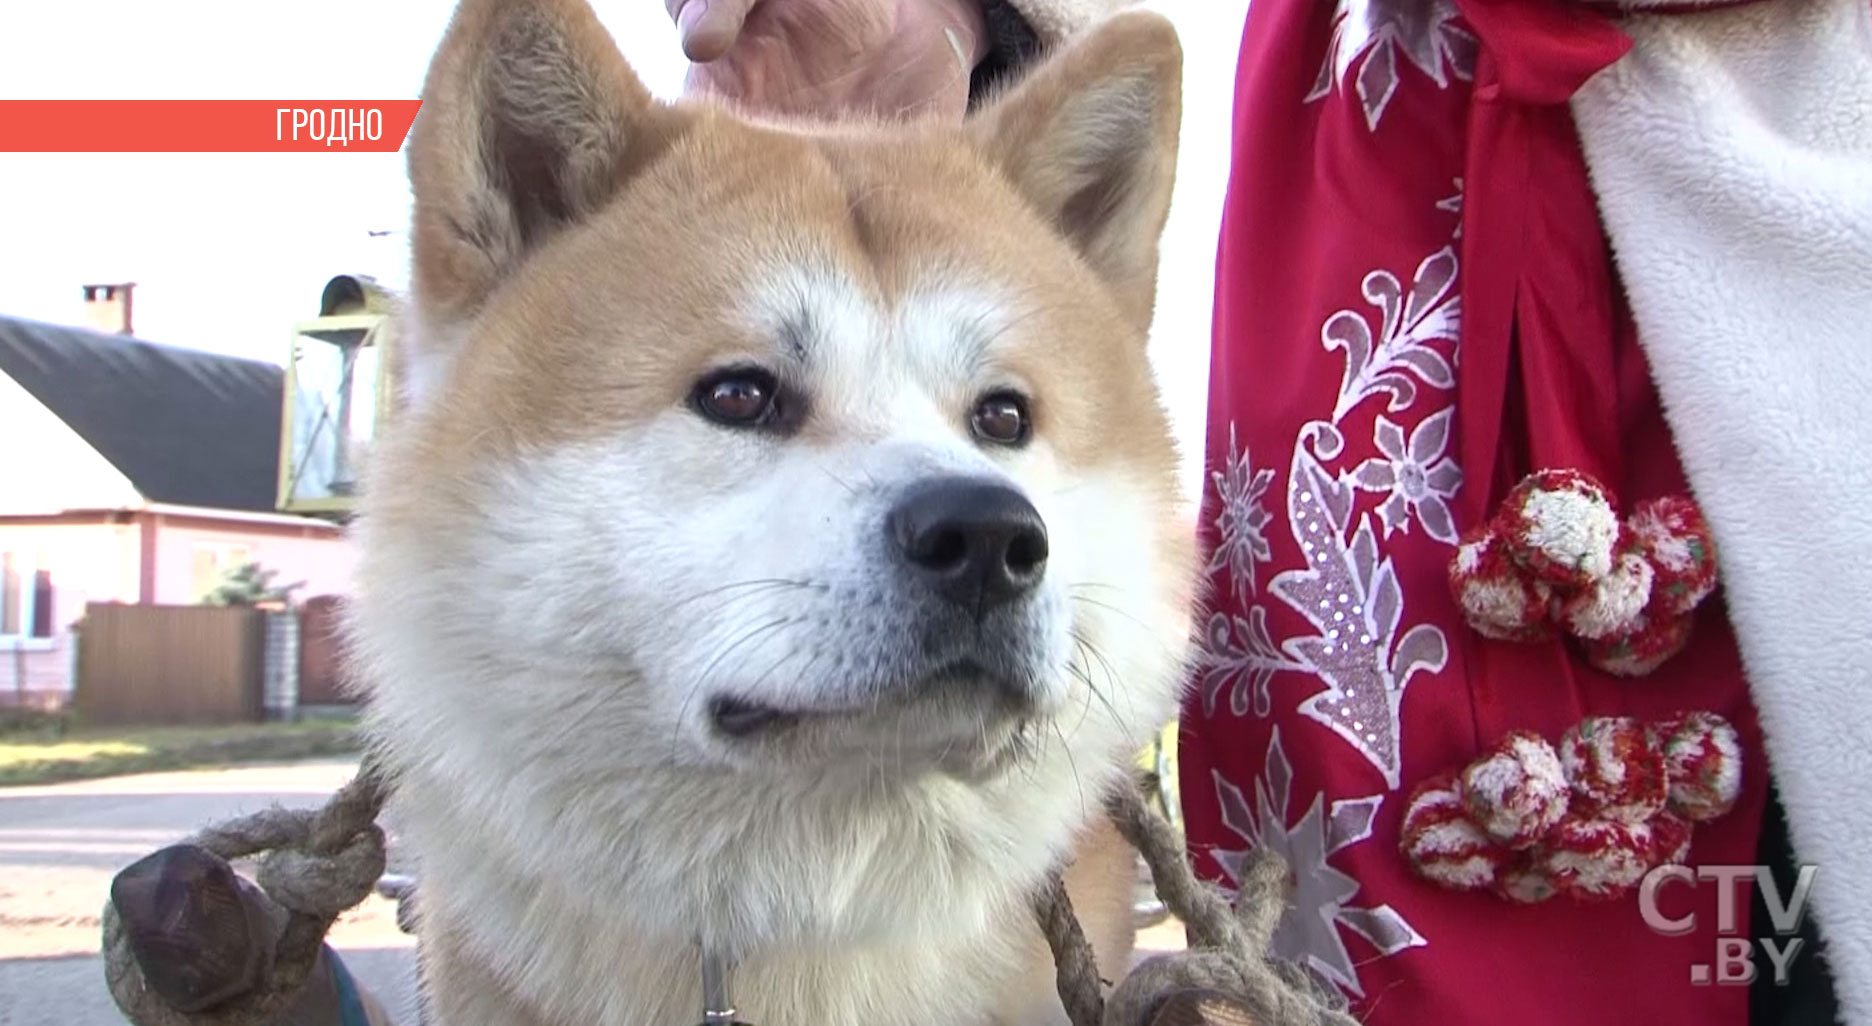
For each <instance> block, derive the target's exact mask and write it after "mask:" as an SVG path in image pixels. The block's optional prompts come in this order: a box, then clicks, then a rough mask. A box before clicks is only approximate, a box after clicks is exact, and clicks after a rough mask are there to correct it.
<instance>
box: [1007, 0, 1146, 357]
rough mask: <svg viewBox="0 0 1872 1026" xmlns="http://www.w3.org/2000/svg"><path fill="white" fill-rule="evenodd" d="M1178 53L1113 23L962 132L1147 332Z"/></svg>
mask: <svg viewBox="0 0 1872 1026" xmlns="http://www.w3.org/2000/svg"><path fill="white" fill-rule="evenodd" d="M1182 115H1183V48H1182V45H1181V44H1180V43H1179V42H1178V41H1177V36H1176V30H1175V28H1173V27H1172V26H1171V24H1170V22H1169V20H1168V19H1166V18H1164V17H1163V16H1162V15H1158V14H1154V13H1150V12H1144V11H1137V12H1127V13H1124V14H1120V15H1118V16H1116V17H1114V18H1111V19H1110V20H1108V21H1106V22H1105V23H1104V24H1103V25H1101V26H1099V27H1098V28H1097V29H1095V30H1093V31H1092V32H1091V33H1089V34H1088V35H1086V36H1084V37H1082V38H1080V39H1079V40H1078V41H1076V42H1074V43H1072V44H1070V45H1068V46H1067V47H1066V48H1065V49H1064V50H1062V51H1060V52H1059V53H1057V54H1056V55H1054V56H1053V57H1051V58H1048V59H1047V60H1046V61H1044V62H1043V63H1041V64H1040V66H1039V67H1038V68H1036V69H1035V70H1034V71H1033V72H1032V73H1031V74H1030V75H1028V76H1027V77H1026V78H1025V79H1024V80H1023V81H1021V82H1020V83H1019V84H1017V85H1016V86H1014V87H1013V89H1011V90H1010V91H1009V92H1007V93H1006V94H1004V95H1002V96H1001V97H999V98H998V99H996V100H994V101H992V102H991V103H989V104H988V105H987V106H986V107H985V108H983V109H982V111H981V112H980V113H979V114H977V115H976V116H975V117H974V118H973V119H972V122H971V124H970V131H972V132H973V133H974V134H975V138H976V141H977V142H978V143H979V144H980V145H981V146H982V148H983V150H984V151H985V152H986V153H987V154H988V155H989V157H990V159H991V160H993V161H994V162H995V163H996V164H997V165H998V166H999V167H1000V168H1001V170H1002V171H1003V172H1004V173H1005V174H1006V175H1007V176H1008V178H1009V180H1010V181H1012V182H1013V183H1014V186H1015V188H1016V189H1018V190H1019V191H1020V192H1021V194H1022V195H1023V196H1025V197H1026V199H1027V200H1028V202H1030V203H1031V204H1033V205H1034V207H1036V208H1037V209H1038V210H1039V211H1040V213H1041V215H1042V216H1044V217H1046V218H1047V219H1048V220H1050V221H1052V222H1053V224H1054V225H1055V226H1057V227H1058V229H1059V230H1060V232H1061V233H1062V234H1064V235H1065V236H1066V238H1067V239H1068V240H1070V241H1071V242H1072V243H1073V245H1074V246H1075V247H1076V248H1077V249H1078V250H1079V252H1080V254H1081V255H1082V256H1083V257H1084V258H1085V260H1086V262H1087V263H1088V264H1090V265H1091V267H1092V269H1093V270H1094V271H1095V272H1096V273H1097V274H1098V275H1099V276H1100V277H1101V278H1103V279H1104V280H1105V281H1106V283H1107V284H1109V285H1110V286H1111V288H1112V291H1113V292H1114V294H1116V296H1117V297H1118V300H1119V302H1120V303H1121V304H1122V305H1123V307H1124V309H1125V313H1126V314H1127V315H1128V316H1129V317H1131V319H1132V320H1133V321H1134V322H1135V323H1137V324H1138V325H1139V326H1140V327H1148V326H1149V324H1150V321H1151V315H1152V309H1153V307H1154V306H1155V304H1156V296H1157V263H1158V243H1159V240H1160V239H1161V237H1162V235H1163V228H1164V221H1165V219H1166V218H1167V217H1168V216H1169V213H1170V193H1171V188H1172V186H1173V185H1174V183H1175V180H1176V160H1177V135H1178V131H1179V129H1180V128H1181V121H1182Z"/></svg>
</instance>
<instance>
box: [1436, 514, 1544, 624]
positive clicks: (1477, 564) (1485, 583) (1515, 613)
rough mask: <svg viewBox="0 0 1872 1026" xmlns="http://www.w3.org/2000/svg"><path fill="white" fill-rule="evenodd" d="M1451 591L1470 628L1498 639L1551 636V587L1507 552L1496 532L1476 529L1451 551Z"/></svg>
mask: <svg viewBox="0 0 1872 1026" xmlns="http://www.w3.org/2000/svg"><path fill="white" fill-rule="evenodd" d="M1449 583H1450V594H1451V595H1452V596H1453V597H1454V598H1455V599H1456V605H1457V607H1458V608H1460V609H1461V610H1462V612H1463V619H1464V620H1465V621H1466V622H1468V624H1469V626H1470V628H1472V629H1473V630H1474V631H1475V632H1476V633H1478V634H1480V635H1482V636H1483V637H1485V638H1492V639H1494V640H1496V641H1540V640H1542V639H1543V638H1546V637H1549V636H1550V635H1551V633H1552V632H1551V631H1550V630H1549V627H1548V611H1549V607H1550V605H1551V604H1552V599H1551V596H1552V593H1553V592H1552V589H1551V588H1549V587H1548V586H1547V585H1546V584H1545V583H1544V582H1542V581H1538V580H1534V579H1533V578H1531V577H1529V576H1528V575H1527V574H1526V573H1524V572H1523V571H1522V570H1521V568H1520V567H1518V566H1516V565H1515V563H1514V561H1513V560H1511V559H1509V558H1508V553H1507V551H1506V550H1505V549H1504V548H1503V546H1502V545H1501V542H1500V540H1499V539H1498V538H1497V537H1496V536H1495V534H1494V532H1492V531H1490V530H1488V529H1486V528H1484V529H1481V530H1474V531H1471V532H1470V533H1469V535H1468V536H1467V537H1466V538H1464V539H1463V542H1462V544H1460V545H1458V546H1457V547H1456V554H1455V555H1454V556H1452V557H1450V564H1449Z"/></svg>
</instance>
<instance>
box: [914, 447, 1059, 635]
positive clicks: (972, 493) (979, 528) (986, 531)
mask: <svg viewBox="0 0 1872 1026" xmlns="http://www.w3.org/2000/svg"><path fill="white" fill-rule="evenodd" d="M889 529H890V537H891V542H892V544H894V545H895V546H896V548H897V551H898V552H900V553H901V554H902V555H903V558H904V561H905V562H906V563H907V564H908V565H909V567H910V569H911V570H912V572H914V573H915V574H916V575H917V576H918V577H921V578H922V579H923V580H925V581H927V582H928V583H929V584H930V586H932V587H933V588H935V589H936V592H937V593H938V594H940V595H941V596H942V597H943V598H945V599H948V600H949V601H950V602H954V603H956V604H957V605H961V606H965V607H967V608H969V609H971V610H975V611H977V612H980V611H983V610H986V609H987V608H988V607H990V606H993V605H996V604H999V603H1002V602H1006V601H1008V600H1009V599H1012V598H1015V597H1017V596H1019V595H1021V594H1024V593H1025V592H1027V591H1028V590H1030V589H1032V588H1033V587H1034V585H1036V584H1039V583H1040V578H1041V577H1042V576H1043V575H1044V574H1045V573H1046V560H1047V536H1046V524H1045V523H1044V522H1042V521H1041V519H1040V511H1038V510H1036V509H1034V508H1033V503H1031V502H1028V501H1027V499H1026V498H1025V497H1024V496H1022V495H1021V493H1019V492H1017V491H1015V490H1014V489H1012V488H1009V487H1008V486H1007V485H1004V484H997V483H995V482H992V481H982V480H979V479H974V478H966V477H945V478H936V479H933V480H930V481H926V482H923V483H921V484H918V485H916V486H914V487H913V488H911V489H910V491H908V492H907V493H905V494H904V496H903V498H902V499H901V500H899V501H898V503H897V506H896V508H895V509H893V510H891V512H890V520H889Z"/></svg>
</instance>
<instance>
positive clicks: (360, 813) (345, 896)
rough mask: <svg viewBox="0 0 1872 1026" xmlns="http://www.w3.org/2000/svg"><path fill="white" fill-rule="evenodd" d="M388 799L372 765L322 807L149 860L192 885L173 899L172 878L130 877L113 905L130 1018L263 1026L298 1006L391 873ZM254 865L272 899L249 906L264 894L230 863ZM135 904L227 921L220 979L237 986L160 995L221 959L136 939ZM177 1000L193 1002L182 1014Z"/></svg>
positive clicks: (268, 814) (199, 838)
mask: <svg viewBox="0 0 1872 1026" xmlns="http://www.w3.org/2000/svg"><path fill="white" fill-rule="evenodd" d="M385 796H386V789H385V787H384V785H383V781H382V777H381V776H380V775H379V773H378V771H377V770H376V767H375V766H374V764H373V763H372V762H371V761H369V760H366V762H365V764H364V766H363V768H361V769H360V770H359V772H358V774H357V776H356V777H354V778H353V779H352V780H351V782H350V783H348V784H346V785H345V786H344V787H343V788H342V789H340V790H339V791H338V793H337V794H335V795H333V797H332V799H331V801H329V802H327V803H326V805H325V806H324V807H323V808H320V809H316V810H292V809H282V808H272V809H268V810H266V811H264V812H259V813H255V814H253V815H251V816H244V817H242V818H240V819H235V820H231V821H229V822H226V823H221V824H217V825H215V826H211V827H209V828H207V829H204V830H202V831H201V832H199V833H197V834H195V835H194V836H193V837H190V838H189V839H188V840H186V841H184V842H183V843H182V844H181V845H178V846H175V847H171V848H167V849H164V850H163V851H160V852H157V853H156V854H155V855H152V856H149V859H148V860H146V861H149V860H164V859H169V860H181V861H185V862H189V863H190V864H191V866H192V868H193V869H194V870H195V875H194V877H193V878H192V883H191V885H190V886H185V887H183V888H182V889H181V891H179V892H171V891H165V890H164V889H163V884H162V878H163V875H164V874H163V873H162V872H150V873H146V874H137V873H134V872H132V870H126V871H125V872H124V873H123V874H120V875H119V877H118V880H117V883H116V884H115V885H113V888H112V896H111V900H110V901H109V902H106V903H105V906H104V914H103V927H104V976H105V980H106V982H107V983H108V984H109V986H110V992H111V997H112V998H113V999H114V1000H115V1001H116V1002H117V1007H118V1008H119V1009H120V1010H122V1012H123V1013H124V1015H125V1017H126V1018H128V1019H129V1020H130V1021H131V1022H133V1023H136V1024H137V1026H261V1024H263V1023H266V1022H268V1021H269V1020H272V1019H274V1018H276V1017H277V1016H278V1015H279V1014H280V1013H281V1012H282V1011H284V1010H285V1009H286V1008H287V1007H289V1006H290V1004H291V1003H292V1001H293V1000H294V999H295V998H296V997H297V996H298V995H299V992H300V988H301V987H302V986H303V985H304V983H305V981H306V978H307V976H308V975H309V974H310V973H311V971H312V968H313V966H314V965H315V964H316V963H317V962H318V958H319V952H320V950H321V948H322V947H323V946H324V942H325V934H326V932H327V931H328V930H330V929H331V925H332V923H333V922H335V921H336V920H337V918H338V916H339V915H341V914H342V913H343V912H345V911H346V910H347V909H350V908H352V907H354V906H356V905H357V904H358V903H359V902H361V901H363V900H364V898H365V897H367V896H368V895H369V894H370V891H371V887H372V886H373V884H374V883H375V882H376V880H377V878H378V877H379V876H381V875H382V874H383V871H384V865H385V854H384V835H383V830H382V829H381V828H380V827H379V826H378V825H377V823H376V820H377V815H378V813H379V812H381V811H382V809H383V804H384V799H385ZM255 855H265V856H266V857H265V858H264V859H263V860H262V861H261V864H260V868H259V872H258V873H257V874H256V876H257V877H258V882H259V890H260V892H261V898H262V900H260V901H256V902H253V903H251V905H249V904H247V903H243V902H242V901H240V900H239V895H240V894H241V893H242V892H246V891H250V890H251V889H252V888H253V886H254V885H253V884H250V883H248V882H247V881H245V880H243V879H241V878H239V877H237V876H232V873H231V870H229V869H228V868H227V863H229V862H232V861H234V860H236V859H243V858H248V857H251V856H255ZM134 868H135V867H132V869H134ZM210 884H212V885H210ZM127 900H129V901H136V902H137V903H138V905H139V907H143V908H149V907H160V908H163V909H165V910H168V909H173V910H174V912H175V913H176V914H177V915H179V916H193V917H196V918H201V917H216V916H220V917H225V919H224V922H225V923H226V924H227V928H226V929H223V930H220V931H215V932H214V934H213V935H217V936H219V935H225V936H226V937H227V945H226V950H225V952H220V953H217V954H220V955H222V956H223V958H222V963H221V966H220V968H223V969H225V968H227V967H228V966H229V965H232V966H233V967H234V970H235V973H234V976H235V983H234V984H233V985H227V984H220V985H218V987H209V986H207V985H205V984H204V985H198V983H199V981H197V980H195V979H193V978H189V977H182V978H170V977H165V979H164V983H165V986H164V987H162V988H161V989H162V991H163V992H162V993H158V989H157V988H155V987H153V986H152V985H151V981H150V979H148V978H146V972H149V971H151V970H152V969H154V970H155V971H158V972H160V971H162V970H161V969H160V968H158V967H162V966H167V965H174V964H193V963H199V962H201V961H204V960H206V961H214V958H213V957H212V956H211V955H201V956H198V957H197V958H196V959H193V960H181V959H176V958H175V957H173V956H174V954H175V947H176V943H177V942H176V941H175V939H174V937H173V935H172V934H169V933H165V932H163V931H162V930H161V929H157V930H154V931H136V930H132V929H129V928H127V927H126V925H125V924H124V922H123V920H122V919H121V917H120V916H119V915H118V912H117V905H118V904H119V902H122V901H127ZM255 907H257V908H258V909H260V911H258V912H254V911H252V909H253V908H255ZM173 918H174V917H161V921H164V925H172V924H171V923H169V922H167V920H169V919H173ZM178 994H184V995H187V998H186V999H185V1000H182V1001H180V1002H179V1003H178V1002H177V1001H176V1000H175V997H176V995H178ZM165 995H167V997H165Z"/></svg>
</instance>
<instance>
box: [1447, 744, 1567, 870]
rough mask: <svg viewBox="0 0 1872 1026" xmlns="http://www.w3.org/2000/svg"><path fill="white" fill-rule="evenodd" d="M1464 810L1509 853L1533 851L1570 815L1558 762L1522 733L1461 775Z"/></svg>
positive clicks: (1551, 752)
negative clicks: (1524, 849)
mask: <svg viewBox="0 0 1872 1026" xmlns="http://www.w3.org/2000/svg"><path fill="white" fill-rule="evenodd" d="M1461 784H1462V787H1461V789H1460V793H1461V795H1462V801H1463V810H1464V811H1465V812H1467V813H1468V814H1469V818H1470V820H1472V821H1473V822H1474V823H1475V825H1477V826H1479V827H1481V828H1482V832H1483V833H1485V834H1487V835H1489V837H1491V838H1493V839H1494V840H1496V841H1498V842H1500V843H1502V844H1504V845H1506V846H1508V847H1509V848H1515V849H1521V848H1527V847H1531V846H1532V845H1533V844H1534V843H1535V842H1536V841H1539V840H1540V839H1541V838H1542V837H1543V836H1545V835H1546V833H1547V831H1549V830H1552V829H1553V828H1554V824H1556V823H1558V822H1560V819H1561V817H1563V816H1565V815H1566V812H1567V799H1568V791H1569V789H1568V786H1567V778H1566V774H1565V772H1563V771H1562V770H1561V768H1560V756H1559V755H1558V754H1557V753H1555V752H1554V749H1553V746H1552V745H1550V744H1548V743H1547V741H1546V739H1545V738H1542V737H1541V736H1540V735H1538V734H1535V733H1532V732H1529V731H1525V730H1518V731H1515V732H1513V733H1511V734H1508V735H1506V736H1505V737H1503V738H1502V739H1501V740H1500V741H1498V742H1496V743H1495V747H1494V748H1493V749H1492V750H1490V751H1489V753H1488V754H1486V755H1484V756H1482V757H1481V758H1480V759H1477V760H1476V761H1475V762H1472V763H1470V764H1469V766H1468V767H1467V768H1466V769H1464V770H1463V771H1462V777H1461Z"/></svg>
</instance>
